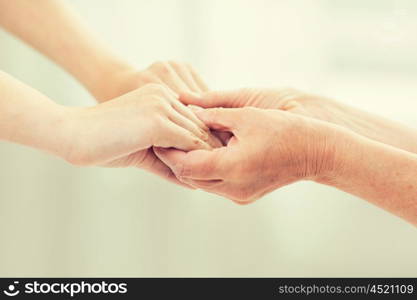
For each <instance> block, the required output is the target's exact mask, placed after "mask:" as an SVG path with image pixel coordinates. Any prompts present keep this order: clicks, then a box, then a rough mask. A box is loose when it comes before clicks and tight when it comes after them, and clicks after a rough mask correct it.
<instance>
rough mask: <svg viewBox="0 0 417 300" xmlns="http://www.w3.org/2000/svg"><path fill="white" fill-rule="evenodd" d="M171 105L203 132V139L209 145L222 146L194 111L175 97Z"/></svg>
mask: <svg viewBox="0 0 417 300" xmlns="http://www.w3.org/2000/svg"><path fill="white" fill-rule="evenodd" d="M172 106H173V107H174V109H175V110H176V111H177V112H179V113H180V114H182V115H183V116H184V117H186V118H188V119H189V120H190V121H191V122H192V123H194V124H197V126H198V127H199V129H200V130H202V132H203V137H202V138H203V140H205V141H206V142H207V143H208V144H209V145H210V146H212V147H213V148H218V147H221V146H223V144H222V142H221V140H220V139H218V138H217V136H215V135H214V134H213V133H212V132H211V131H210V129H209V128H208V127H207V126H206V124H204V123H203V122H202V121H201V120H200V119H199V118H197V116H196V115H195V114H194V112H193V111H192V110H191V109H190V108H189V107H187V106H185V105H184V104H182V103H181V102H179V101H178V100H177V99H174V100H173V101H172Z"/></svg>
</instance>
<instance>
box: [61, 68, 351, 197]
mask: <svg viewBox="0 0 417 300" xmlns="http://www.w3.org/2000/svg"><path fill="white" fill-rule="evenodd" d="M113 82H114V85H115V86H117V87H118V88H117V89H113V90H112V91H108V90H106V89H108V87H107V86H103V87H102V88H101V89H100V90H99V91H100V92H101V93H102V94H103V95H105V96H102V97H101V98H104V97H106V98H113V97H112V94H114V95H118V94H122V96H119V97H116V98H114V99H112V100H109V101H105V102H103V103H101V104H98V105H97V106H95V107H89V108H72V109H70V111H71V113H73V114H74V116H75V117H74V118H69V119H71V120H77V122H74V124H77V125H74V126H68V127H69V128H72V129H71V130H72V131H73V132H74V135H73V136H75V137H76V139H77V141H76V142H74V140H73V139H72V140H71V145H68V151H67V154H66V159H67V160H68V161H70V162H71V163H73V164H75V165H100V166H107V167H138V168H143V169H146V170H148V171H150V172H153V173H155V174H157V175H159V176H162V177H164V178H166V179H168V180H170V181H173V182H176V183H178V184H180V185H183V186H187V187H190V188H200V189H204V190H206V191H208V192H212V193H215V194H219V195H222V196H225V197H227V198H229V199H232V200H233V201H235V202H237V203H241V204H245V203H249V202H252V201H253V200H255V199H258V198H260V197H261V196H262V195H264V194H266V193H268V192H271V191H273V190H275V189H277V188H278V187H281V186H284V185H287V184H290V183H293V182H296V181H298V180H304V179H311V180H316V179H317V180H320V179H323V178H328V177H331V176H332V173H333V172H335V170H336V166H335V165H336V164H337V162H336V158H335V156H336V154H337V151H336V148H337V147H336V145H338V144H340V142H341V140H340V139H341V137H346V136H349V135H350V134H351V133H350V132H349V131H348V130H347V129H345V128H343V127H341V126H338V125H337V124H335V122H334V123H332V122H327V121H329V118H328V117H327V116H326V114H327V115H329V116H330V115H337V114H339V117H342V116H341V114H342V113H343V111H344V110H343V109H338V107H337V105H338V104H337V103H336V102H333V101H332V100H329V99H325V98H321V97H315V96H310V95H306V94H303V93H301V92H298V91H295V90H291V89H282V90H273V89H241V90H236V91H228V92H217V91H216V92H213V91H209V90H208V88H207V86H206V84H205V83H204V82H203V80H202V79H201V78H200V76H199V75H198V74H197V73H196V72H195V71H194V70H193V68H192V67H191V66H189V65H188V64H183V63H178V62H158V63H155V64H153V65H151V66H150V67H149V68H147V69H146V70H144V71H140V72H138V71H132V72H126V73H125V74H122V75H119V76H118V77H117V78H115V79H114V81H113ZM116 82H120V84H116ZM128 91H129V92H128ZM97 98H100V95H98V97H97ZM101 100H107V99H101ZM320 107H321V109H320ZM330 111H333V113H332V114H329V112H330ZM323 112H324V114H323ZM324 119H327V120H326V122H324V121H323V120H324ZM341 119H343V117H342V118H337V117H336V118H335V120H341ZM78 121H81V122H78ZM330 121H331V120H330ZM78 124H82V128H76V127H77V126H79V125H78ZM342 139H343V138H342ZM342 143H343V141H342Z"/></svg>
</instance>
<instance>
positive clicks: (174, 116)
mask: <svg viewBox="0 0 417 300" xmlns="http://www.w3.org/2000/svg"><path fill="white" fill-rule="evenodd" d="M168 118H169V119H170V120H171V121H172V122H174V123H175V124H177V125H179V126H181V127H183V128H184V129H187V130H188V131H190V132H192V133H193V134H194V135H195V136H196V137H198V138H200V139H202V140H203V141H207V140H208V133H207V131H208V129H207V130H204V129H203V128H202V127H204V128H207V126H206V125H204V126H201V127H199V126H198V125H197V124H196V123H194V122H192V121H191V120H190V119H188V118H187V117H185V116H184V115H182V114H181V113H179V112H178V111H177V110H175V109H173V108H172V109H170V113H169V116H168ZM196 118H197V117H196ZM199 123H202V124H204V123H203V122H202V121H201V120H199Z"/></svg>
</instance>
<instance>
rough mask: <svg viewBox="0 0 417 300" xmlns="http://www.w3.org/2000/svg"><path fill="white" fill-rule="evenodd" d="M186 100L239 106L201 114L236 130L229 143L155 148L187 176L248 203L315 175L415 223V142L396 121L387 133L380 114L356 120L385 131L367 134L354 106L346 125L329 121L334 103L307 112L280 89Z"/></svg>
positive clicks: (206, 119) (201, 185)
mask: <svg viewBox="0 0 417 300" xmlns="http://www.w3.org/2000/svg"><path fill="white" fill-rule="evenodd" d="M274 95H275V97H274ZM181 98H182V100H183V101H184V102H185V103H190V104H191V103H192V104H194V105H197V104H198V105H200V106H205V107H214V106H223V107H235V108H209V109H206V110H201V111H198V113H197V114H198V116H199V117H200V119H201V120H202V121H204V122H205V123H206V125H207V126H209V127H210V128H212V129H213V130H218V131H222V132H229V133H231V134H232V137H231V139H230V140H229V141H227V140H226V142H228V143H227V145H226V146H225V147H222V148H218V149H214V150H210V151H207V150H197V151H191V152H188V153H186V152H183V151H179V150H175V149H157V151H156V154H157V155H158V156H159V157H160V159H161V160H163V161H164V162H165V163H166V164H167V165H168V166H170V167H171V169H172V170H173V172H174V173H175V174H176V176H177V177H178V178H179V179H180V180H181V181H182V182H184V183H187V184H189V185H192V186H194V187H196V188H201V189H204V190H207V191H209V192H213V193H216V194H219V195H222V196H225V197H228V198H230V199H232V200H234V201H235V202H237V203H240V204H247V203H250V202H253V201H254V200H256V199H258V198H260V197H261V196H262V195H264V194H266V193H268V192H271V191H273V190H275V189H277V188H279V187H282V186H284V185H287V184H291V183H294V182H297V181H300V180H312V181H315V182H318V183H321V184H326V185H330V186H333V187H336V188H338V189H341V190H343V191H346V192H348V193H351V194H354V195H357V196H359V197H361V198H363V199H366V200H368V201H370V202H372V203H374V204H375V205H377V206H379V207H381V208H383V209H385V210H387V211H390V212H391V213H393V214H396V215H398V216H400V217H402V218H404V219H405V220H407V221H409V222H411V223H412V224H414V225H417V181H416V178H417V155H416V154H415V153H413V151H414V148H413V147H414V145H413V143H412V142H410V141H408V140H407V139H401V138H397V139H395V140H394V141H392V140H390V138H389V137H390V136H393V135H395V130H397V134H408V138H412V137H413V130H412V129H409V128H407V127H405V126H403V125H399V124H397V123H393V124H396V125H397V126H396V127H394V128H392V127H389V126H388V127H387V128H388V129H389V130H388V132H386V133H387V134H386V135H384V132H385V130H384V128H385V126H386V124H389V122H390V121H387V122H388V123H385V124H384V125H383V126H381V127H378V124H381V123H384V122H382V120H383V119H382V118H379V117H375V119H374V116H373V115H372V117H370V118H368V119H365V120H363V121H359V123H360V124H364V123H366V122H369V123H368V124H372V126H374V128H376V129H378V128H379V129H380V130H379V131H377V132H378V135H374V136H373V138H374V139H371V138H370V137H369V136H367V134H369V133H370V131H367V130H364V131H362V129H364V128H362V127H361V126H357V125H358V124H355V122H354V121H353V120H355V119H356V118H357V116H355V115H353V116H351V117H349V111H347V112H346V114H345V115H344V116H342V114H343V113H342V111H343V110H340V114H339V117H343V118H344V121H345V122H344V123H342V124H338V122H336V121H337V115H336V116H335V118H334V119H333V121H334V122H333V123H332V122H331V121H332V120H329V119H326V118H325V117H324V116H326V115H327V116H330V114H328V112H330V111H331V109H333V108H334V107H333V106H330V105H329V107H327V106H326V105H323V106H322V111H321V112H320V106H319V104H318V105H317V107H315V109H316V110H317V112H316V115H315V117H313V115H312V111H313V110H312V111H311V112H309V111H308V110H307V109H308V107H305V108H303V107H302V104H301V102H298V101H295V102H286V105H285V106H284V107H282V106H280V105H279V104H280V103H282V100H283V97H282V91H276V92H275V94H274V91H273V90H262V89H259V90H257V89H251V90H247V89H244V90H239V91H231V92H216V93H213V92H209V93H208V94H206V95H203V96H202V97H197V96H194V95H191V94H188V95H183V96H182V97H181ZM293 100H294V99H292V100H291V101H293ZM280 101H281V102H280ZM318 103H320V100H318ZM323 103H325V102H323ZM335 105H337V103H336V102H335ZM245 106H246V107H245ZM254 106H259V107H262V108H264V109H259V108H255V107H254ZM236 107H243V108H236ZM267 107H269V108H275V110H274V109H265V108H267ZM277 108H281V110H277ZM282 108H286V110H289V111H282ZM295 108H297V111H292V110H293V109H295ZM302 108H303V111H302V112H300V110H301V109H302ZM304 109H305V110H304ZM319 116H322V120H320V118H319ZM370 116H371V115H370ZM349 118H350V119H351V120H352V121H351V122H349V121H347V120H349ZM375 120H377V122H374V121H375ZM347 124H349V125H350V126H351V127H350V128H349V126H346V125H347ZM342 125H344V126H342ZM365 128H366V126H365ZM390 144H392V145H390ZM394 146H395V147H394ZM401 148H403V149H401Z"/></svg>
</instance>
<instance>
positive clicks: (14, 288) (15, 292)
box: [3, 281, 20, 297]
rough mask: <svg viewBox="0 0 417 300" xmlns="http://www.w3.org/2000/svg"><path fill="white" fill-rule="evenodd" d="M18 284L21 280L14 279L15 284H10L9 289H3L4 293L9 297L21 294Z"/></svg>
mask: <svg viewBox="0 0 417 300" xmlns="http://www.w3.org/2000/svg"><path fill="white" fill-rule="evenodd" d="M18 284H19V281H14V282H13V284H10V285H9V286H8V287H7V290H4V291H3V293H4V294H6V295H7V296H9V297H14V296H17V295H19V293H20V291H19V290H18V289H17V285H18Z"/></svg>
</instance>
